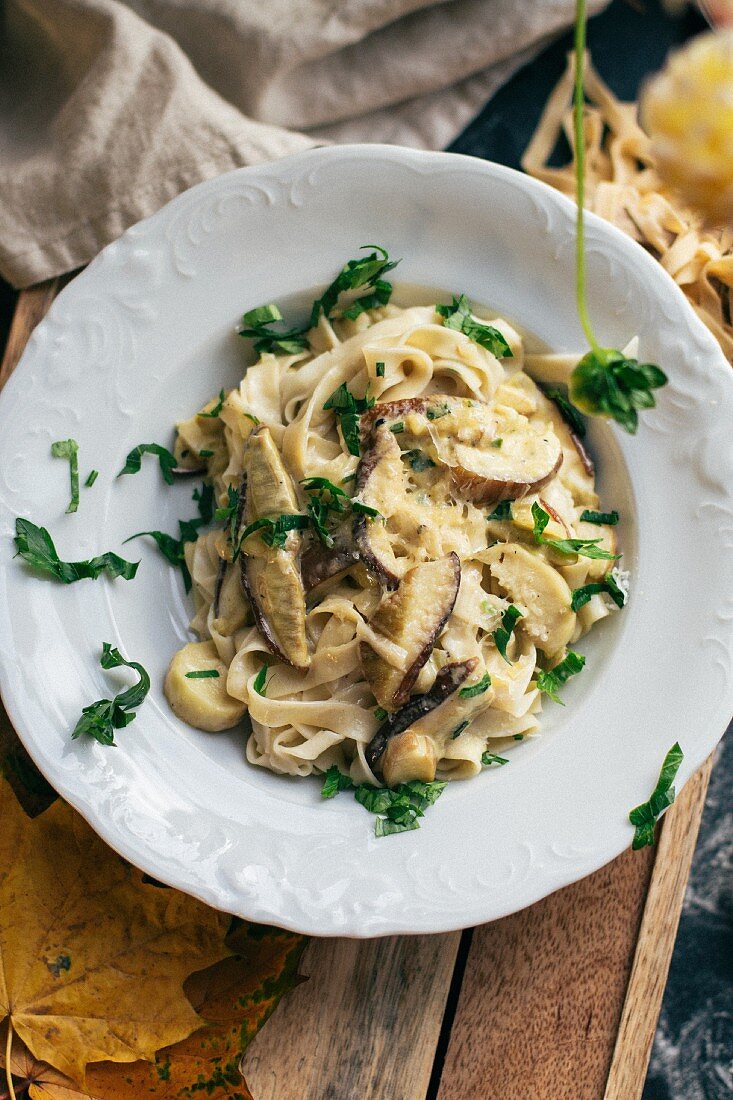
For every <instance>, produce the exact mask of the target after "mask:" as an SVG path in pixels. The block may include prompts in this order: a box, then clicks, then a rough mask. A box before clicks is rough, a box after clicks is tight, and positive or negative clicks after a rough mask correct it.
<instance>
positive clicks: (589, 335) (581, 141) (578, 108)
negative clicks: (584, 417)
mask: <svg viewBox="0 0 733 1100" xmlns="http://www.w3.org/2000/svg"><path fill="white" fill-rule="evenodd" d="M585 24H586V11H585V0H576V4H575V96H574V102H573V124H574V129H575V200H576V202H577V204H578V212H577V216H576V223H575V224H576V231H575V293H576V297H577V302H578V317H579V319H580V323H581V325H582V326H583V332H584V333H585V336H586V339H587V341H588V343H589V344H590V346H591V347H592V348H593V351H598V341H597V340H596V337H595V333H594V332H593V326H592V325H591V323H590V317H589V316H588V305H587V303H586V300H585V222H584V213H585V209H584V208H585V129H584V126H583V110H584V106H585V94H584V92H583V74H584V71H585Z"/></svg>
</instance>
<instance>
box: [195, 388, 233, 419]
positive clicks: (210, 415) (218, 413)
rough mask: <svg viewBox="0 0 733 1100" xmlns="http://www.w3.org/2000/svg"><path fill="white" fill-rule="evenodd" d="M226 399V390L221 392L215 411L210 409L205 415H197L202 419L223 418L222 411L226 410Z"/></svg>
mask: <svg viewBox="0 0 733 1100" xmlns="http://www.w3.org/2000/svg"><path fill="white" fill-rule="evenodd" d="M226 399H227V395H226V394H225V393H224V390H219V396H218V398H217V401H216V404H215V405H214V407H213V409H210V410H209V411H208V412H205V413H201V412H200V413H197V414H196V415H197V416H200V417H207V418H208V419H209V420H216V419H218V417H220V416H221V410H222V409H223V408H224V402H225V401H226Z"/></svg>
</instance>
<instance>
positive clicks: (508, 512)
mask: <svg viewBox="0 0 733 1100" xmlns="http://www.w3.org/2000/svg"><path fill="white" fill-rule="evenodd" d="M513 503H514V502H513V501H511V500H500V501H499V503H498V504H497V506H496V508H494V511H493V512H492V513H491V515H490V516H488V517H487V518H488V519H498V520H511V519H512V504H513Z"/></svg>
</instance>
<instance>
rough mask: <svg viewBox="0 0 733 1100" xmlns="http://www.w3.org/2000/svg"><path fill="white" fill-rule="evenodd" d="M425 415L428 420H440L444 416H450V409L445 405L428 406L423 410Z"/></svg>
mask: <svg viewBox="0 0 733 1100" xmlns="http://www.w3.org/2000/svg"><path fill="white" fill-rule="evenodd" d="M425 415H426V416H427V418H428V420H442V418H443V417H444V416H450V408H449V407H448V405H446V404H445V403H443V404H442V405H429V406H428V408H427V409H426V410H425Z"/></svg>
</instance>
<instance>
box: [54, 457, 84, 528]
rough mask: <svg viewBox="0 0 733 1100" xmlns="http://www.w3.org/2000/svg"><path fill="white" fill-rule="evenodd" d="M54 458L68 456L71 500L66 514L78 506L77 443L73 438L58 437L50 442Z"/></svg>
mask: <svg viewBox="0 0 733 1100" xmlns="http://www.w3.org/2000/svg"><path fill="white" fill-rule="evenodd" d="M51 454H52V455H53V457H54V458H68V460H69V479H70V481H71V500H70V501H69V507H68V508H67V509H66V514H67V515H68V514H69V513H70V512H75V511H76V510H77V508H78V507H79V444H78V443H77V442H76V440H75V439H59V440H58V441H57V442H56V443H52V444H51Z"/></svg>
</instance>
